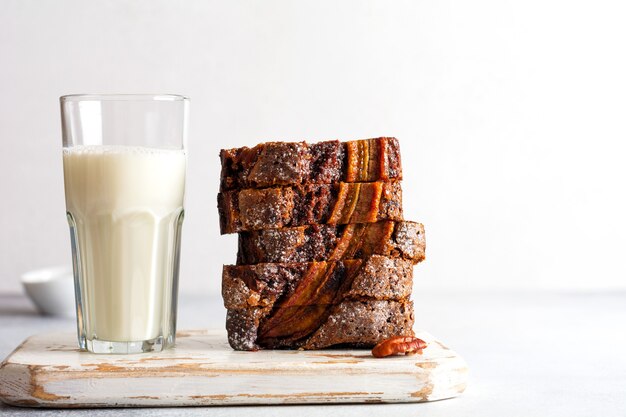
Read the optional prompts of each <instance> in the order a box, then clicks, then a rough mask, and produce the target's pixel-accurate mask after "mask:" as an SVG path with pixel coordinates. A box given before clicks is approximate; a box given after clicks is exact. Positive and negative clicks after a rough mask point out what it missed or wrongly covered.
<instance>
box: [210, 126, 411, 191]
mask: <svg viewBox="0 0 626 417" xmlns="http://www.w3.org/2000/svg"><path fill="white" fill-rule="evenodd" d="M220 160H221V162H222V173H221V180H220V190H221V191H225V190H234V189H242V188H264V187H271V186H276V185H299V184H305V183H312V184H330V183H334V182H341V181H343V182H369V181H388V180H400V179H402V166H401V162H400V146H399V144H398V140H397V139H395V138H376V139H363V140H354V141H348V142H339V141H337V140H333V141H325V142H319V143H313V144H308V143H306V142H267V143H261V144H259V145H256V146H255V147H253V148H248V147H243V148H235V149H222V151H221V152H220Z"/></svg>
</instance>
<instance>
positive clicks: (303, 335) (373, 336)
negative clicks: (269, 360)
mask: <svg viewBox="0 0 626 417" xmlns="http://www.w3.org/2000/svg"><path fill="white" fill-rule="evenodd" d="M290 310H293V311H291V312H289V314H288V316H287V318H286V320H278V321H277V320H275V318H276V316H275V314H276V313H275V312H274V311H273V309H272V308H271V307H252V308H247V309H242V310H228V312H227V315H226V330H227V332H228V342H229V344H230V346H231V347H232V348H233V349H235V350H257V349H277V348H279V349H281V348H282V349H298V348H299V349H322V348H327V347H331V346H341V347H363V348H371V347H372V346H374V345H376V344H377V343H378V342H380V341H381V340H384V339H387V338H389V337H392V336H413V335H414V333H413V320H414V319H413V303H412V302H411V301H407V300H404V301H393V300H387V301H381V300H359V301H343V302H341V303H339V304H335V305H313V306H300V307H291V308H290Z"/></svg>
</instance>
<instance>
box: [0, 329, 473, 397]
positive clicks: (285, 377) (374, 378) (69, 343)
mask: <svg viewBox="0 0 626 417" xmlns="http://www.w3.org/2000/svg"><path fill="white" fill-rule="evenodd" d="M416 335H417V337H419V338H421V339H423V340H425V341H426V342H428V348H427V349H425V350H424V354H423V355H412V356H396V357H389V358H384V359H375V358H374V357H372V356H371V354H370V352H369V350H319V351H259V352H235V351H233V350H232V349H231V348H230V347H229V346H228V344H227V342H226V335H225V333H224V332H221V331H215V332H207V331H188V332H179V334H178V336H177V337H178V339H177V346H176V348H175V349H172V350H169V351H166V352H161V353H156V354H152V353H150V354H139V355H94V354H90V353H85V352H80V351H79V350H78V349H77V348H76V341H75V335H74V334H71V333H64V334H48V335H37V336H33V337H30V338H29V339H27V340H26V341H25V342H24V343H22V344H21V345H20V346H19V347H18V348H17V349H16V350H15V351H14V352H13V353H12V354H11V355H9V357H7V358H6V359H5V361H4V362H3V363H2V365H0V381H1V382H0V400H2V401H3V402H5V403H7V404H11V405H17V406H27V407H60V408H81V407H151V406H152V407H163V406H206V405H242V404H311V403H384V402H421V401H434V400H440V399H444V398H450V397H454V396H457V395H458V394H460V393H462V392H463V391H464V389H465V385H466V381H467V366H466V364H465V362H464V361H463V359H462V358H461V357H460V356H458V355H457V354H456V353H455V352H453V351H452V350H450V349H448V348H447V347H446V346H445V345H443V344H442V343H441V342H439V341H438V340H436V339H435V338H433V337H432V336H431V335H430V334H428V333H425V332H420V331H418V332H416Z"/></svg>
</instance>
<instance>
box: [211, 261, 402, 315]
mask: <svg viewBox="0 0 626 417" xmlns="http://www.w3.org/2000/svg"><path fill="white" fill-rule="evenodd" d="M412 286H413V263H412V262H411V261H409V260H406V259H402V258H391V257H386V256H380V255H374V256H371V257H369V258H367V259H352V260H343V261H328V262H324V261H323V262H305V263H263V264H257V265H224V267H223V269H222V298H223V300H224V307H226V308H227V309H231V310H232V309H245V308H251V307H271V308H274V307H275V306H280V305H289V306H299V305H313V304H320V303H325V304H337V303H339V302H341V301H343V300H350V299H353V300H354V299H364V298H366V299H372V300H404V299H408V298H409V296H410V295H411V290H412ZM302 294H307V296H301V295H302Z"/></svg>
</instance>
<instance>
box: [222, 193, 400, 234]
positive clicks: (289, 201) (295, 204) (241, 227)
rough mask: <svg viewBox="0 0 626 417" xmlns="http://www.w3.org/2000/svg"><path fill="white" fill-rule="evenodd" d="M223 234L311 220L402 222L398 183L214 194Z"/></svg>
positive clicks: (343, 222) (300, 224)
mask: <svg viewBox="0 0 626 417" xmlns="http://www.w3.org/2000/svg"><path fill="white" fill-rule="evenodd" d="M217 207H218V211H219V216H220V232H221V234H227V233H237V232H243V231H251V230H265V229H278V228H282V227H294V226H303V225H309V224H350V223H374V222H377V221H381V220H403V212H402V188H401V186H400V182H397V181H392V182H380V181H379V182H363V183H361V182H359V183H346V182H341V183H335V184H306V185H300V186H292V187H273V188H264V189H253V188H249V189H244V190H234V191H224V192H220V193H219V194H218V196H217Z"/></svg>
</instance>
